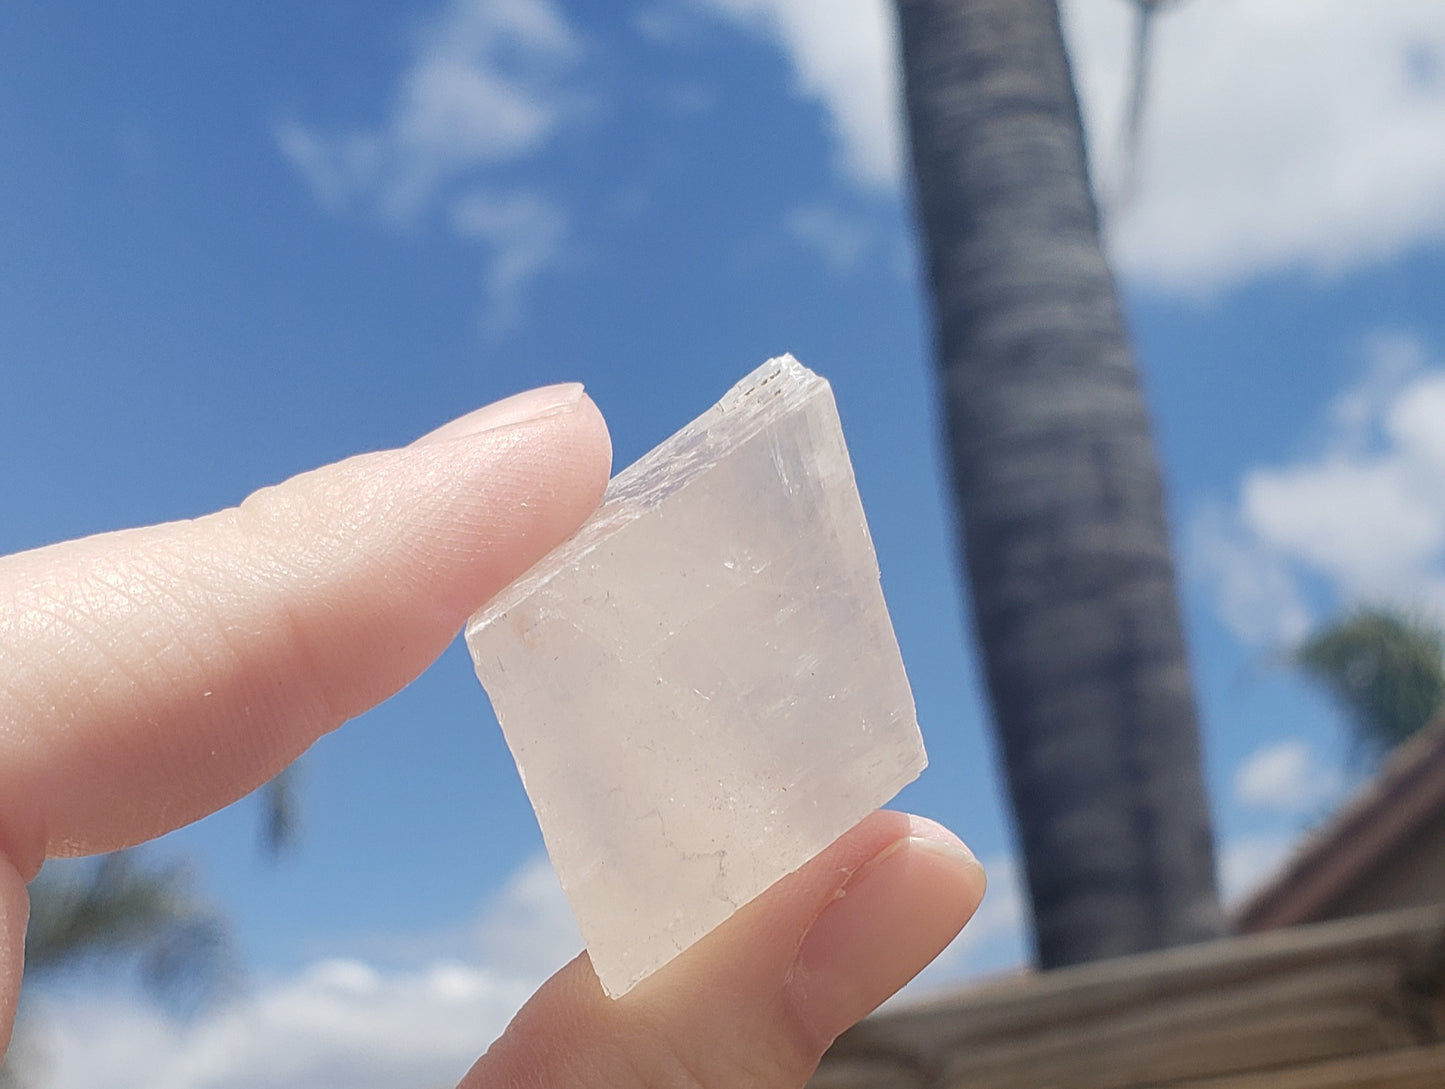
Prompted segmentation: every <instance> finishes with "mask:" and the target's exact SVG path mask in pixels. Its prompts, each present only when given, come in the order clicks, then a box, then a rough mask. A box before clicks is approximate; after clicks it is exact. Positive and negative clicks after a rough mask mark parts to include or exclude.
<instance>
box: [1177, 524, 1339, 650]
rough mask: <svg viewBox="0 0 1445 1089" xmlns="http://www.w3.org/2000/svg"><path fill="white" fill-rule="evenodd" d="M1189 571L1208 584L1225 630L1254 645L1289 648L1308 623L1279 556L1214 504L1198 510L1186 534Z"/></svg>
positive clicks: (1299, 596) (1292, 580)
mask: <svg viewBox="0 0 1445 1089" xmlns="http://www.w3.org/2000/svg"><path fill="white" fill-rule="evenodd" d="M1188 555H1189V557H1190V566H1191V568H1193V569H1194V570H1195V571H1196V572H1200V573H1202V574H1204V576H1205V577H1207V578H1208V579H1209V580H1210V581H1211V582H1212V583H1213V584H1214V590H1215V598H1216V600H1215V604H1216V607H1217V608H1218V610H1219V614H1220V617H1221V618H1222V619H1223V621H1224V623H1225V626H1226V627H1228V628H1229V629H1230V631H1232V632H1234V634H1235V635H1236V636H1238V637H1239V638H1240V639H1241V640H1242V641H1243V642H1245V643H1248V644H1251V645H1254V646H1292V645H1294V644H1295V643H1297V642H1299V641H1300V640H1301V639H1303V638H1304V636H1305V635H1306V634H1307V633H1308V631H1309V628H1310V624H1311V622H1312V618H1311V616H1310V611H1309V609H1308V607H1307V606H1306V605H1305V603H1304V598H1303V595H1302V594H1301V593H1300V589H1299V586H1298V585H1297V583H1296V580H1295V576H1294V573H1293V571H1292V570H1291V569H1290V565H1289V563H1288V561H1287V560H1286V558H1285V557H1283V556H1281V555H1279V554H1278V553H1277V552H1275V551H1274V550H1272V549H1271V548H1269V547H1268V546H1267V545H1265V544H1264V543H1263V542H1261V541H1259V540H1258V539H1257V538H1254V537H1252V536H1250V535H1249V534H1247V533H1245V532H1243V531H1242V530H1241V529H1240V528H1239V527H1238V524H1237V521H1236V520H1235V519H1234V518H1233V517H1231V514H1230V512H1228V511H1227V510H1225V509H1224V508H1223V507H1221V506H1219V505H1218V504H1209V505H1206V506H1205V507H1203V508H1202V509H1201V510H1200V511H1199V512H1198V514H1196V515H1195V517H1194V518H1193V519H1192V521H1191V523H1190V526H1189V535H1188Z"/></svg>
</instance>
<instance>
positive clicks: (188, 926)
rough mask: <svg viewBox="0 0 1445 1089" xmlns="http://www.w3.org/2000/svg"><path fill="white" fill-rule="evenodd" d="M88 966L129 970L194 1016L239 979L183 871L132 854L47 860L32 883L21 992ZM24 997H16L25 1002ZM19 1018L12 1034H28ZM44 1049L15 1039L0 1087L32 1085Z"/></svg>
mask: <svg viewBox="0 0 1445 1089" xmlns="http://www.w3.org/2000/svg"><path fill="white" fill-rule="evenodd" d="M86 969H100V970H108V971H116V972H124V971H134V972H135V973H136V975H137V976H138V978H139V980H140V982H141V983H142V985H143V986H144V987H145V988H146V990H147V991H149V992H150V993H151V995H152V996H154V997H155V998H156V999H157V1000H158V1001H162V1002H164V1003H165V1004H166V1005H167V1006H169V1007H170V1008H172V1009H174V1010H177V1011H179V1012H182V1013H185V1012H191V1011H194V1010H195V1009H198V1008H199V1007H200V1006H201V1005H203V1004H204V1003H206V1002H208V1001H210V1000H212V999H214V998H216V997H218V996H220V995H221V994H224V993H225V992H226V991H227V990H228V989H229V988H230V987H231V986H232V985H233V984H234V983H235V981H236V979H237V970H236V960H235V956H234V951H233V949H232V945H231V940H230V936H229V933H228V928H227V924H226V921H225V919H224V917H223V916H221V915H220V914H219V913H217V912H216V910H215V909H214V908H213V907H212V906H211V905H210V904H209V903H207V902H206V901H205V900H204V899H203V898H202V897H200V896H199V895H198V894H197V892H196V890H195V887H194V884H193V882H192V880H191V878H190V875H189V874H188V873H187V871H186V870H185V868H184V867H183V866H180V865H176V864H171V865H166V866H157V865H152V864H149V863H147V862H146V861H144V860H143V858H142V857H141V856H139V855H138V854H137V853H136V852H133V851H120V852H117V853H115V854H109V855H102V856H100V857H99V858H95V859H88V860H85V861H77V862H66V863H62V864H59V865H57V864H54V863H51V864H48V865H47V866H46V867H45V868H44V869H43V870H42V871H41V873H40V876H39V877H37V878H36V879H35V880H34V881H32V882H31V883H30V922H29V926H28V928H27V931H26V936H25V982H26V986H27V991H26V993H27V994H29V993H33V992H32V991H31V988H33V986H34V985H35V984H37V983H44V982H47V981H54V980H55V979H57V978H58V977H61V976H63V975H66V974H68V973H73V972H76V971H81V970H86ZM22 1001H23V998H22ZM26 1031H27V1029H26V1024H25V1022H24V1021H23V1020H22V1021H21V1023H20V1024H19V1025H18V1026H17V1030H16V1035H17V1039H18V1038H21V1037H23V1036H24V1034H25V1033H26ZM43 1063H44V1054H43V1050H41V1049H40V1048H38V1047H37V1046H35V1045H34V1044H33V1043H31V1044H30V1046H28V1047H27V1046H26V1045H25V1043H24V1042H23V1040H22V1042H21V1043H20V1044H19V1045H18V1046H15V1045H12V1047H11V1049H10V1052H9V1054H8V1055H7V1056H5V1058H4V1059H3V1060H0V1087H3V1089H20V1087H22V1086H25V1085H28V1084H31V1082H32V1079H33V1077H34V1072H33V1069H30V1068H34V1067H39V1066H43Z"/></svg>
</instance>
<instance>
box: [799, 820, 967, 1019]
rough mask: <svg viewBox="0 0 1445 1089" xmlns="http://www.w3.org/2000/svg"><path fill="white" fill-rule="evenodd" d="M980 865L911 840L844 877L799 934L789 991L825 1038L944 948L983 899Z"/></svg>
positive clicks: (916, 825)
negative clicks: (823, 906)
mask: <svg viewBox="0 0 1445 1089" xmlns="http://www.w3.org/2000/svg"><path fill="white" fill-rule="evenodd" d="M984 884H985V879H984V873H983V867H982V866H980V865H979V863H978V860H977V859H976V858H974V856H973V852H971V851H970V850H969V849H968V848H967V847H966V846H965V845H964V843H963V841H962V840H960V839H959V838H958V837H957V836H955V835H954V834H953V833H952V832H949V831H948V830H947V829H946V828H944V827H942V826H941V825H938V824H935V823H934V822H932V821H928V820H924V819H922V818H917V817H915V818H913V824H912V827H911V828H910V834H909V835H907V836H905V837H903V838H902V839H899V840H897V841H895V842H894V843H892V844H891V845H889V846H888V847H885V848H884V849H883V850H882V851H880V852H879V853H878V854H877V855H875V856H874V857H873V858H872V859H871V860H870V861H868V862H867V863H865V864H864V865H863V866H862V867H861V868H860V869H858V870H857V871H855V872H854V873H853V874H852V876H851V877H849V878H848V880H847V881H846V882H845V883H844V884H843V886H842V887H841V888H840V889H839V890H838V893H837V895H836V897H835V899H834V900H833V902H832V903H830V904H829V905H828V906H827V907H826V908H824V909H823V912H822V914H820V915H819V916H818V919H817V921H816V922H814V923H813V925H812V927H811V928H810V929H809V930H808V933H807V934H806V935H805V936H804V938H803V942H802V945H801V946H800V947H799V949H798V956H797V959H796V960H795V962H794V967H793V974H792V978H791V979H790V981H789V986H790V988H791V989H792V994H793V1000H794V1001H795V1003H796V1004H797V1009H798V1013H799V1016H801V1017H802V1018H803V1019H804V1021H805V1022H806V1023H807V1024H808V1025H809V1026H810V1027H811V1028H812V1029H813V1030H814V1031H815V1032H816V1033H817V1034H818V1037H819V1038H820V1039H823V1040H832V1039H834V1038H835V1037H837V1036H838V1035H839V1034H840V1033H841V1032H842V1031H843V1030H844V1029H846V1028H847V1027H848V1026H849V1025H852V1024H854V1023H855V1022H857V1021H859V1020H861V1019H862V1018H864V1017H866V1016H867V1015H868V1014H869V1013H871V1012H873V1010H875V1009H877V1008H878V1006H880V1005H881V1004H882V1003H883V1002H884V1001H886V1000H887V999H888V998H889V997H890V996H891V995H893V994H894V993H896V992H897V991H898V990H899V989H900V988H901V987H902V986H903V985H904V984H905V983H907V982H908V981H909V980H910V979H912V978H913V977H914V976H915V975H917V974H918V973H919V972H920V971H922V970H923V968H924V967H925V966H926V965H927V964H928V962H929V961H931V960H933V958H934V957H936V956H937V955H938V954H939V953H941V952H942V951H943V950H944V948H945V947H946V946H947V945H948V943H949V942H951V941H952V940H953V939H954V937H955V936H957V934H958V932H959V931H960V930H961V929H962V928H963V924H964V923H965V922H967V921H968V919H969V918H970V917H971V916H972V915H973V912H974V910H975V909H976V908H977V907H978V903H979V901H980V900H981V899H982V898H983V891H984Z"/></svg>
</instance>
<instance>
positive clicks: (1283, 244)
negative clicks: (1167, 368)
mask: <svg viewBox="0 0 1445 1089" xmlns="http://www.w3.org/2000/svg"><path fill="white" fill-rule="evenodd" d="M1129 7H1130V5H1126V4H1121V3H1117V2H1114V0H1074V2H1073V3H1071V4H1069V5H1068V6H1067V8H1066V11H1067V13H1068V26H1069V32H1070V40H1071V42H1072V44H1073V46H1074V54H1075V57H1076V71H1077V73H1078V80H1079V83H1080V85H1081V88H1082V92H1081V96H1082V98H1083V101H1084V104H1085V109H1086V112H1087V114H1088V118H1089V128H1090V133H1091V137H1092V143H1093V146H1094V147H1095V148H1096V149H1097V150H1098V151H1099V152H1100V154H1099V155H1098V156H1096V163H1097V164H1098V165H1099V167H1100V172H1101V173H1102V174H1103V175H1104V176H1105V177H1104V181H1105V183H1106V184H1105V191H1108V187H1107V183H1108V177H1107V175H1108V173H1109V167H1110V166H1112V165H1114V162H1115V159H1114V153H1115V149H1116V148H1117V147H1118V143H1119V139H1118V135H1119V129H1120V123H1121V120H1122V113H1123V110H1122V102H1123V95H1124V80H1125V72H1126V66H1127V62H1126V57H1127V51H1128V49H1129V47H1130V38H1129V33H1128V29H1127V17H1128V16H1127V12H1128V9H1129ZM1154 40H1155V47H1154V55H1153V58H1152V71H1153V73H1154V78H1153V80H1152V83H1151V86H1150V88H1149V101H1148V106H1147V111H1148V113H1147V117H1146V119H1145V132H1144V138H1143V143H1142V147H1141V155H1140V161H1139V176H1138V179H1137V194H1138V197H1137V200H1136V201H1134V202H1133V203H1132V204H1130V205H1129V206H1128V207H1127V208H1125V209H1124V210H1123V212H1122V214H1121V215H1120V216H1119V217H1118V219H1117V222H1116V230H1115V231H1114V232H1113V236H1114V243H1115V251H1116V253H1117V255H1118V258H1119V260H1120V262H1121V264H1122V266H1123V267H1124V269H1125V270H1126V271H1127V272H1128V273H1129V274H1131V275H1133V276H1136V277H1139V278H1140V279H1143V280H1147V281H1148V282H1150V283H1152V284H1154V285H1156V286H1159V287H1162V288H1165V289H1169V290H1175V291H1181V292H1187V293H1203V292H1208V291H1210V290H1213V289H1217V288H1219V287H1223V286H1226V285H1229V284H1232V283H1238V282H1241V281H1244V280H1247V279H1249V278H1251V277H1253V276H1256V275H1259V274H1261V273H1266V272H1271V271H1276V270H1280V269H1286V268H1303V269H1306V270H1309V271H1311V272H1314V273H1317V274H1330V273H1334V272H1338V271H1340V270H1342V269H1345V268H1348V267H1351V266H1355V265H1359V264H1362V263H1366V262H1370V261H1375V260H1380V259H1383V258H1388V257H1390V256H1393V255H1395V254H1398V253H1400V252H1401V251H1403V250H1404V249H1406V248H1407V247H1409V246H1412V245H1416V244H1420V243H1427V242H1438V241H1441V240H1442V239H1445V202H1442V201H1441V200H1440V199H1439V194H1440V192H1441V191H1442V190H1445V140H1442V139H1441V131H1442V117H1445V71H1442V69H1441V65H1442V63H1445V20H1442V19H1441V18H1440V11H1439V5H1438V4H1437V3H1435V2H1434V0H1376V2H1374V3H1370V4H1360V3H1357V2H1355V0H1252V2H1248V3H1245V2H1239V0H1194V2H1191V3H1187V4H1178V5H1174V6H1171V7H1169V8H1167V9H1165V10H1164V12H1163V13H1162V14H1161V15H1160V17H1159V18H1158V19H1157V20H1156V33H1155V36H1154Z"/></svg>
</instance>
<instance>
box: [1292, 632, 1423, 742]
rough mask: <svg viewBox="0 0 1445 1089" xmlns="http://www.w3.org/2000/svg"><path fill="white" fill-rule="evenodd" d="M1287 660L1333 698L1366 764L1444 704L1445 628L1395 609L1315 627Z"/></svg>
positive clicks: (1418, 726) (1420, 726) (1416, 728)
mask: <svg viewBox="0 0 1445 1089" xmlns="http://www.w3.org/2000/svg"><path fill="white" fill-rule="evenodd" d="M1292 658H1293V661H1294V663H1295V664H1296V665H1298V666H1299V667H1300V668H1301V669H1302V670H1304V672H1305V673H1306V674H1308V675H1309V676H1310V677H1312V678H1313V679H1314V680H1315V681H1317V682H1318V683H1319V684H1320V685H1322V686H1323V687H1324V688H1325V690H1326V691H1328V692H1329V693H1330V695H1331V696H1332V697H1333V698H1334V699H1335V700H1336V702H1338V703H1339V705H1340V707H1341V709H1342V710H1343V711H1344V712H1345V715H1346V718H1347V719H1348V721H1349V724H1350V728H1351V730H1352V732H1353V734H1354V742H1355V746H1356V749H1357V751H1358V752H1359V753H1360V754H1361V755H1362V756H1364V757H1365V758H1367V759H1369V760H1371V761H1372V762H1375V761H1378V760H1379V759H1380V758H1381V757H1383V756H1384V755H1385V754H1387V753H1388V752H1389V751H1390V750H1391V749H1393V748H1394V747H1395V746H1396V745H1399V744H1400V743H1401V742H1402V741H1404V740H1406V739H1407V738H1409V737H1410V736H1411V735H1412V734H1414V733H1415V732H1416V731H1418V730H1420V729H1421V728H1423V727H1424V726H1425V725H1426V724H1427V723H1429V722H1430V720H1431V719H1432V718H1434V716H1435V715H1436V714H1437V713H1439V711H1440V709H1441V707H1442V706H1445V632H1442V631H1441V629H1440V628H1439V627H1438V626H1437V625H1436V624H1434V623H1432V622H1430V621H1428V620H1426V619H1425V618H1424V617H1422V616H1420V615H1416V614H1412V613H1410V612H1407V611H1404V610H1401V609H1396V608H1390V607H1372V608H1361V609H1357V610H1356V611H1354V612H1351V613H1349V614H1347V615H1345V616H1344V617H1342V618H1340V619H1339V620H1337V621H1335V622H1334V623H1332V624H1330V625H1328V626H1327V627H1324V628H1322V629H1321V630H1320V631H1318V632H1316V633H1315V634H1314V635H1313V636H1311V637H1310V638H1309V639H1307V640H1306V641H1305V642H1304V643H1302V644H1301V645H1300V646H1299V647H1297V648H1296V649H1295V650H1294V652H1293V654H1292Z"/></svg>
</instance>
